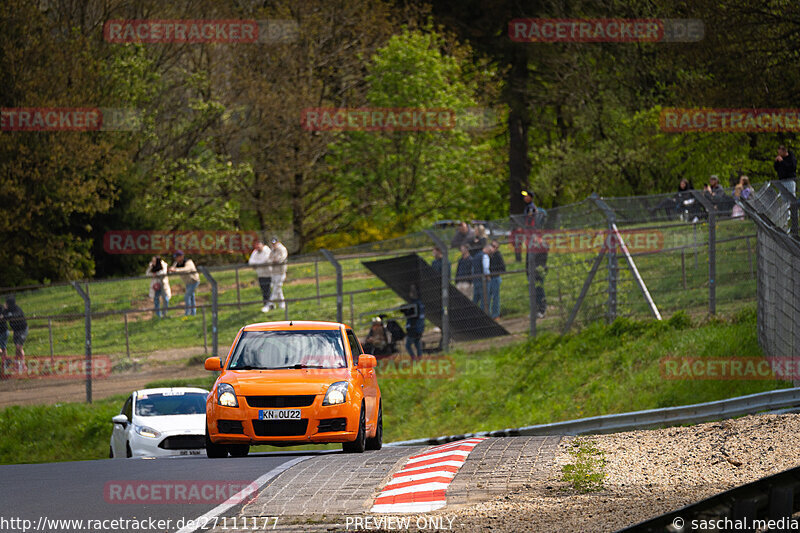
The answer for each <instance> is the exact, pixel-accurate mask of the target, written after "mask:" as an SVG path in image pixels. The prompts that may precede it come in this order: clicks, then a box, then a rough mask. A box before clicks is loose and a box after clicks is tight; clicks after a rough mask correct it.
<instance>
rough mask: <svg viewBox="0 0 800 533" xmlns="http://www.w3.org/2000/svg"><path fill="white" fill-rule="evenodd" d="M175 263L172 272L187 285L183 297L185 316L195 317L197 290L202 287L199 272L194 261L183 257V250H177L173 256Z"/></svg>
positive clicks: (170, 269) (171, 268)
mask: <svg viewBox="0 0 800 533" xmlns="http://www.w3.org/2000/svg"><path fill="white" fill-rule="evenodd" d="M172 258H173V259H174V260H175V263H173V265H172V266H171V267H169V271H170V272H176V273H178V274H179V275H180V276H181V279H182V280H183V283H184V284H185V285H186V293H185V294H184V296H183V303H184V313H183V314H184V315H185V316H195V315H197V307H195V306H196V300H195V296H194V293H195V290H197V286H198V285H200V274H199V273H198V272H197V267H196V266H195V264H194V261H192V260H191V259H186V256H184V255H183V250H175V253H174V254H172Z"/></svg>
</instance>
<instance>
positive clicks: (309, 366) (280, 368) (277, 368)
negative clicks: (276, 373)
mask: <svg viewBox="0 0 800 533" xmlns="http://www.w3.org/2000/svg"><path fill="white" fill-rule="evenodd" d="M287 368H294V369H295V370H299V369H301V368H328V367H326V366H322V365H304V364H303V363H297V364H294V365H290V366H276V367H275V368H274V370H285V369H287Z"/></svg>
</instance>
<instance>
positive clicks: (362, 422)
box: [342, 403, 367, 453]
mask: <svg viewBox="0 0 800 533" xmlns="http://www.w3.org/2000/svg"><path fill="white" fill-rule="evenodd" d="M366 445H367V414H366V409H364V404H363V403H362V404H361V416H359V417H358V435H356V440H354V441H353V442H344V443H342V450H344V451H345V453H364V448H365V447H366Z"/></svg>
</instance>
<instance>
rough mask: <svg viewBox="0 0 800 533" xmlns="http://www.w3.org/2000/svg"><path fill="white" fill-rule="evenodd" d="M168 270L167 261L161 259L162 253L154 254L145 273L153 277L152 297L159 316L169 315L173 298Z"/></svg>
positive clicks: (151, 284)
mask: <svg viewBox="0 0 800 533" xmlns="http://www.w3.org/2000/svg"><path fill="white" fill-rule="evenodd" d="M167 272H168V269H167V262H166V261H164V260H163V259H161V256H160V255H154V256H153V259H152V260H151V261H150V264H149V265H148V266H147V272H146V273H145V274H146V275H148V276H150V277H151V278H153V279H152V280H151V281H150V298H152V299H153V308H154V310H155V314H156V316H158V317H166V316H167V309H168V308H169V299H170V298H172V290H171V289H170V287H169V277H168V276H167ZM162 299H163V300H164V311H163V313H162V311H161V309H160V307H161V305H160V303H161V300H162Z"/></svg>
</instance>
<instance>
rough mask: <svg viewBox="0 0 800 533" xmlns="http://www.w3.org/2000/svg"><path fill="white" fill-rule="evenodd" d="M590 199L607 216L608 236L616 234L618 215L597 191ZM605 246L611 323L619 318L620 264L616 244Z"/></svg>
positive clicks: (607, 315) (608, 319)
mask: <svg viewBox="0 0 800 533" xmlns="http://www.w3.org/2000/svg"><path fill="white" fill-rule="evenodd" d="M589 199H590V200H592V201H593V202H594V203H595V205H596V206H597V208H598V209H600V211H602V212H603V215H604V216H605V217H606V221H607V222H608V233H607V235H608V237H610V236H611V235H614V225H615V224H616V222H617V215H616V214H615V213H614V211H613V210H612V209H611V207H609V205H608V204H607V203H605V202H604V201H603V200H602V199H601V198H600V197H599V196H598V195H597V193H592V194H591V196H589ZM604 241H605V242H609V241H610V239H609V238H606V239H604ZM605 247H606V248H608V303H607V305H608V310H607V311H606V320H607V321H608V322H609V323H610V322H613V321H614V319H616V318H617V281H618V273H619V266H618V264H617V251H616V246H605Z"/></svg>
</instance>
